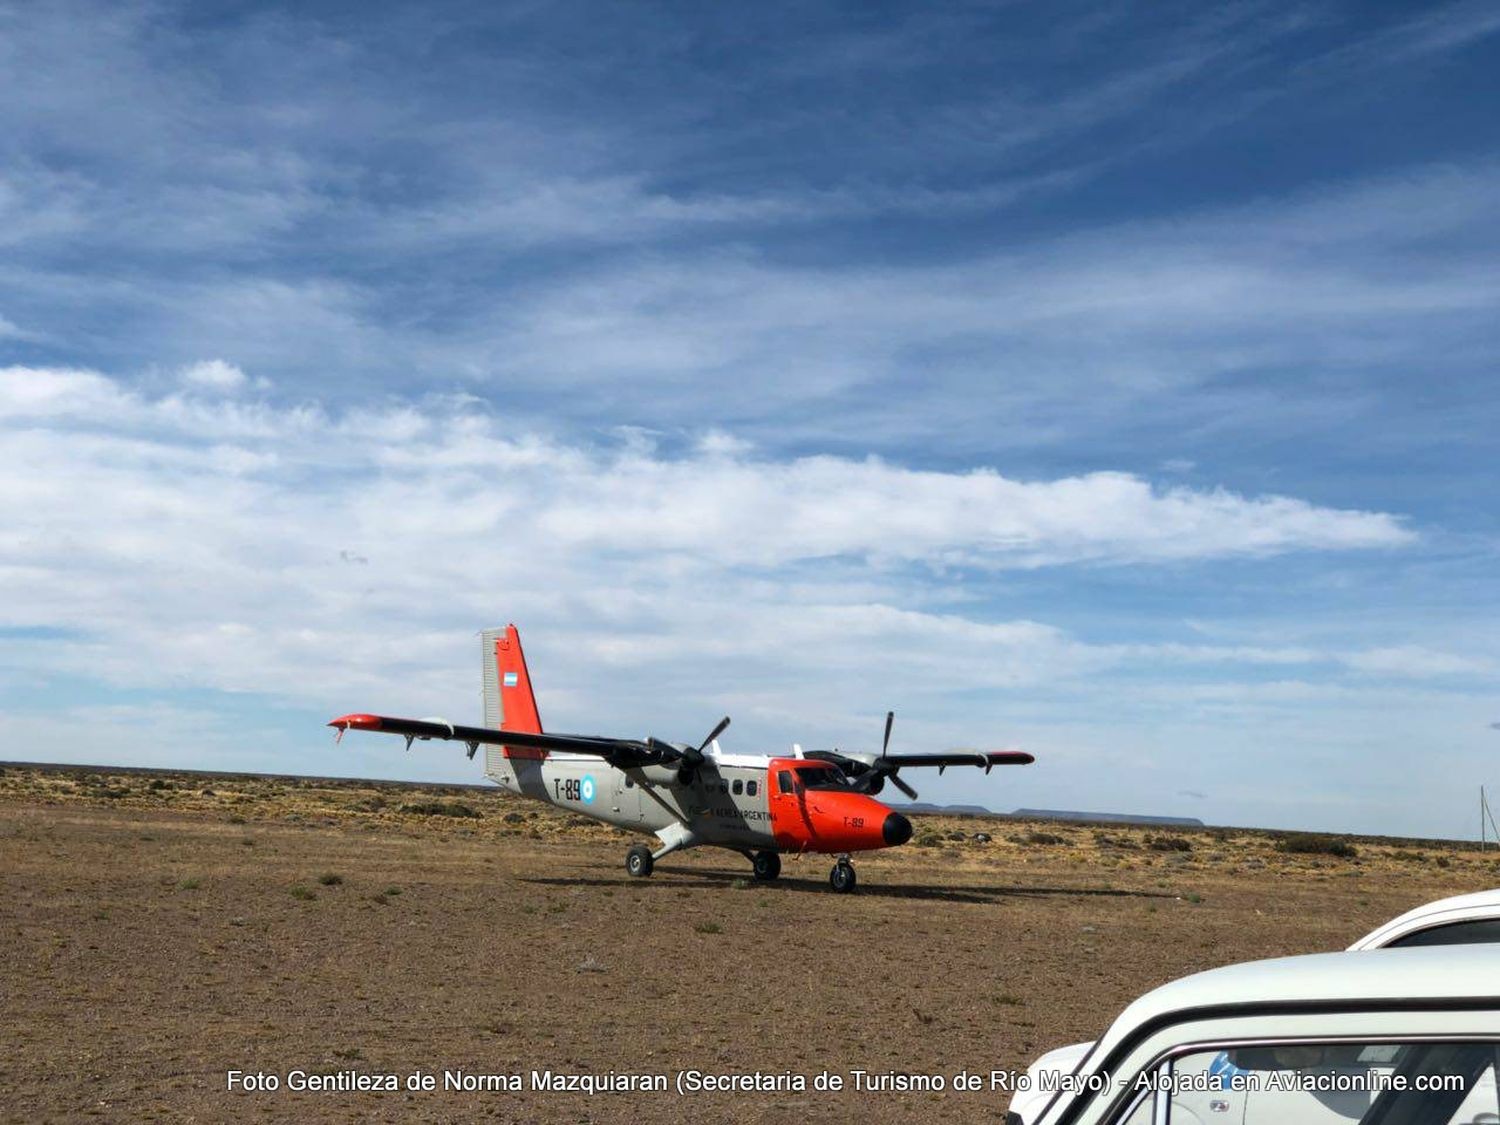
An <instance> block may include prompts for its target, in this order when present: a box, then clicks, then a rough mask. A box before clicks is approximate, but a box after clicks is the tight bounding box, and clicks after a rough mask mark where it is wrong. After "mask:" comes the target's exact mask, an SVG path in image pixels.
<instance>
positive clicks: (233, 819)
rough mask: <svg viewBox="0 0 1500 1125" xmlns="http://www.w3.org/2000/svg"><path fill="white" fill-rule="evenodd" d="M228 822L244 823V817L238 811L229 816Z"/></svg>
mask: <svg viewBox="0 0 1500 1125" xmlns="http://www.w3.org/2000/svg"><path fill="white" fill-rule="evenodd" d="M229 823H230V824H244V823H245V818H244V817H242V816H241V815H240V814H239V813H235V814H234V815H233V816H232V817H230V818H229Z"/></svg>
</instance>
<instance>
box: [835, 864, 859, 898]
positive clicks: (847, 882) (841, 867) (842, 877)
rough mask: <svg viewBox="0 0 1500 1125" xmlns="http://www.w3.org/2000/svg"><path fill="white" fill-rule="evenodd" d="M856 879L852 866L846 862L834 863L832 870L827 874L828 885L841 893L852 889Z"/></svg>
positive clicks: (843, 893) (846, 892)
mask: <svg viewBox="0 0 1500 1125" xmlns="http://www.w3.org/2000/svg"><path fill="white" fill-rule="evenodd" d="M856 881H857V880H856V879H855V877H854V866H853V865H852V864H848V863H835V864H834V865H833V871H832V872H831V873H830V874H829V876H828V885H829V886H830V887H832V888H833V889H834V890H836V891H838V893H839V894H841V895H846V894H848V893H849V892H850V891H852V890H853V889H854V884H855V882H856Z"/></svg>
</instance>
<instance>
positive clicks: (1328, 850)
mask: <svg viewBox="0 0 1500 1125" xmlns="http://www.w3.org/2000/svg"><path fill="white" fill-rule="evenodd" d="M1276 850H1277V851H1280V852H1286V853H1288V854H1289V855H1331V856H1337V857H1338V858H1339V859H1353V858H1354V857H1355V856H1357V855H1359V851H1358V849H1356V848H1355V846H1354V845H1353V844H1351V843H1350V842H1349V841H1348V840H1343V839H1340V838H1339V837H1337V836H1323V835H1319V834H1318V833H1316V832H1294V833H1292V835H1290V836H1285V837H1283V838H1282V839H1281V840H1279V841H1278V842H1277V844H1276Z"/></svg>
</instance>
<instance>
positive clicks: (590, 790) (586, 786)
mask: <svg viewBox="0 0 1500 1125" xmlns="http://www.w3.org/2000/svg"><path fill="white" fill-rule="evenodd" d="M578 796H579V797H580V798H581V799H582V800H583V803H584V804H585V805H591V804H593V803H594V779H593V778H592V777H589V776H588V775H587V774H585V775H584V778H583V781H582V782H581V783H579V786H578Z"/></svg>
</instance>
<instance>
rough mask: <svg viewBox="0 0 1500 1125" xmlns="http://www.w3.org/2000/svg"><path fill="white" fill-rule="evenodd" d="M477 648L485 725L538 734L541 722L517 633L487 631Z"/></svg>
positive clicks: (513, 630)
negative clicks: (482, 687) (481, 664)
mask: <svg viewBox="0 0 1500 1125" xmlns="http://www.w3.org/2000/svg"><path fill="white" fill-rule="evenodd" d="M480 645H481V652H482V653H483V659H484V665H483V681H484V725H485V726H487V727H496V728H499V729H502V730H514V731H526V732H528V733H531V734H541V733H542V720H541V716H540V715H538V714H537V710H536V696H535V695H534V694H533V693H532V690H531V674H530V673H529V672H528V671H527V670H526V656H525V654H524V653H523V652H522V651H521V634H520V632H519V630H517V629H516V627H515V626H514V625H507V626H506V627H505V628H504V629H486V630H485V631H484V632H483V633H481V634H480Z"/></svg>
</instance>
